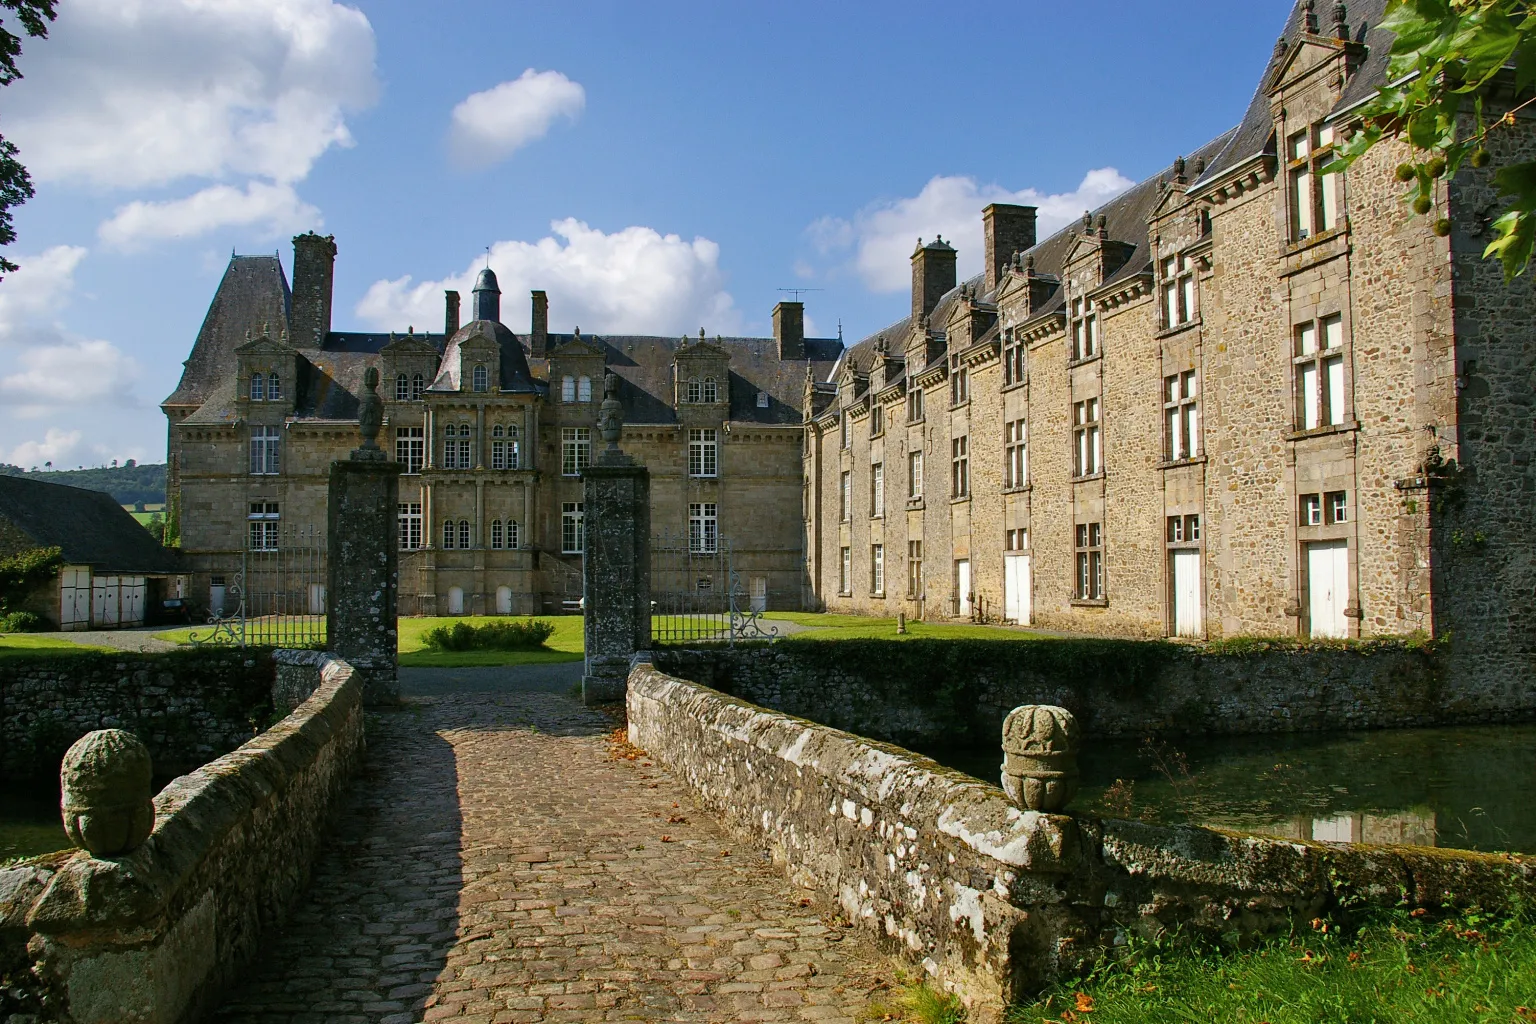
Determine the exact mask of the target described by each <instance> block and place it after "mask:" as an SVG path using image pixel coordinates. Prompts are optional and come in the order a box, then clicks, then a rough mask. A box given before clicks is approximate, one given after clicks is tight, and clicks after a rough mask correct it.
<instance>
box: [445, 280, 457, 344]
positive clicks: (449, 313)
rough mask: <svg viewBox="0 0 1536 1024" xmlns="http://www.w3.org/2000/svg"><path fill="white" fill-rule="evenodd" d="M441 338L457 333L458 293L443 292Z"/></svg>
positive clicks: (446, 338)
mask: <svg viewBox="0 0 1536 1024" xmlns="http://www.w3.org/2000/svg"><path fill="white" fill-rule="evenodd" d="M443 307H444V309H443V340H444V341H447V340H448V339H449V338H451V337H453V336H454V335H455V334H458V333H459V293H458V292H453V291H448V292H443Z"/></svg>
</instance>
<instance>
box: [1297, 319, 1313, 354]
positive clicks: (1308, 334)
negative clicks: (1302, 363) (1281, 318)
mask: <svg viewBox="0 0 1536 1024" xmlns="http://www.w3.org/2000/svg"><path fill="white" fill-rule="evenodd" d="M1316 351H1317V325H1316V324H1302V325H1301V326H1300V327H1298V328H1296V354H1297V355H1299V356H1309V355H1311V354H1312V353H1313V352H1316Z"/></svg>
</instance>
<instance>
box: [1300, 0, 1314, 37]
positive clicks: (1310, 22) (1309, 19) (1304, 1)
mask: <svg viewBox="0 0 1536 1024" xmlns="http://www.w3.org/2000/svg"><path fill="white" fill-rule="evenodd" d="M1315 7H1316V4H1315V3H1314V0H1301V23H1302V27H1303V28H1304V29H1306V30H1307V31H1308V32H1310V33H1311V34H1312V35H1317V11H1316V10H1315V9H1314V8H1315Z"/></svg>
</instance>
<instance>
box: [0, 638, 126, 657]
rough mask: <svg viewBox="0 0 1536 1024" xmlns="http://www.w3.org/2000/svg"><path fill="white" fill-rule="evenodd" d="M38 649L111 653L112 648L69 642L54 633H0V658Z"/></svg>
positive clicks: (53, 651)
mask: <svg viewBox="0 0 1536 1024" xmlns="http://www.w3.org/2000/svg"><path fill="white" fill-rule="evenodd" d="M39 651H43V652H46V653H48V654H100V653H102V652H103V651H106V652H107V653H111V652H112V648H111V647H90V646H86V645H85V644H77V643H71V642H70V641H68V640H65V639H63V638H62V637H60V636H59V635H58V634H56V633H0V658H4V657H7V656H17V655H33V654H37V653H38V652H39Z"/></svg>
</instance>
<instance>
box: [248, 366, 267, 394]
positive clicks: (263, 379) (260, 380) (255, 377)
mask: <svg viewBox="0 0 1536 1024" xmlns="http://www.w3.org/2000/svg"><path fill="white" fill-rule="evenodd" d="M266 400H267V375H266V374H264V373H262V372H260V371H257V372H256V373H253V374H251V401H253V402H265V401H266Z"/></svg>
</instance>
